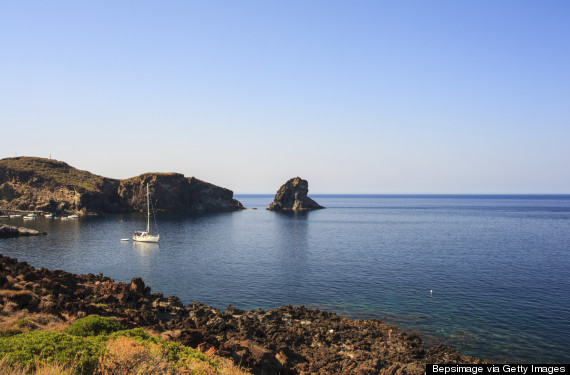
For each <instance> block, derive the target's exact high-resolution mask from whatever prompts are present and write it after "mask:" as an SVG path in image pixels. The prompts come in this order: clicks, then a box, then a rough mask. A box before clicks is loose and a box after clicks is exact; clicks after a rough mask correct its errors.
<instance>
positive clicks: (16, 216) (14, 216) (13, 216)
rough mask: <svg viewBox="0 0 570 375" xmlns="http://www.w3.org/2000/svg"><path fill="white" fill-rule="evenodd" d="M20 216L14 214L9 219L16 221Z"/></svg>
mask: <svg viewBox="0 0 570 375" xmlns="http://www.w3.org/2000/svg"><path fill="white" fill-rule="evenodd" d="M22 216H23V215H22V214H14V215H10V219H17V218H19V217H22Z"/></svg>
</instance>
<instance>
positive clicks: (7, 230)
mask: <svg viewBox="0 0 570 375" xmlns="http://www.w3.org/2000/svg"><path fill="white" fill-rule="evenodd" d="M46 234H47V233H46V232H40V231H39V230H35V229H30V228H26V227H17V226H15V225H5V224H0V237H20V236H45V235H46Z"/></svg>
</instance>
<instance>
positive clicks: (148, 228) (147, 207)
mask: <svg viewBox="0 0 570 375" xmlns="http://www.w3.org/2000/svg"><path fill="white" fill-rule="evenodd" d="M146 232H147V233H148V234H150V199H149V195H148V183H147V184H146Z"/></svg>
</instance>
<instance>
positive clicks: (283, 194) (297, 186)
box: [267, 177, 324, 211]
mask: <svg viewBox="0 0 570 375" xmlns="http://www.w3.org/2000/svg"><path fill="white" fill-rule="evenodd" d="M308 193H309V183H308V182H307V180H303V179H302V178H301V177H295V178H292V179H290V180H289V181H287V182H286V183H284V184H283V185H282V186H281V187H280V188H279V190H277V193H276V194H275V198H274V199H273V202H271V204H270V205H269V206H268V207H267V210H270V211H302V210H315V209H319V208H324V207H323V206H321V205H319V204H318V203H317V202H315V201H314V200H312V199H311V198H309V197H308V196H307V194H308Z"/></svg>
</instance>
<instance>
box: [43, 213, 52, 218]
mask: <svg viewBox="0 0 570 375" xmlns="http://www.w3.org/2000/svg"><path fill="white" fill-rule="evenodd" d="M44 217H45V218H46V219H51V218H53V214H51V213H50V214H45V215H44Z"/></svg>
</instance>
